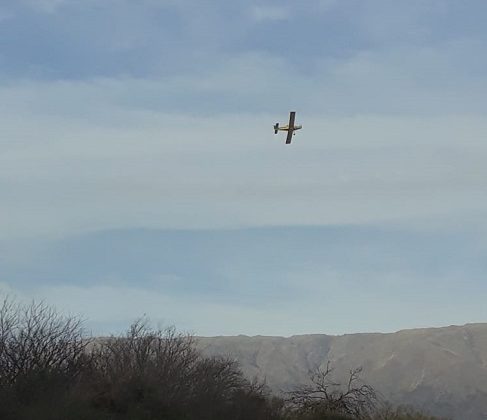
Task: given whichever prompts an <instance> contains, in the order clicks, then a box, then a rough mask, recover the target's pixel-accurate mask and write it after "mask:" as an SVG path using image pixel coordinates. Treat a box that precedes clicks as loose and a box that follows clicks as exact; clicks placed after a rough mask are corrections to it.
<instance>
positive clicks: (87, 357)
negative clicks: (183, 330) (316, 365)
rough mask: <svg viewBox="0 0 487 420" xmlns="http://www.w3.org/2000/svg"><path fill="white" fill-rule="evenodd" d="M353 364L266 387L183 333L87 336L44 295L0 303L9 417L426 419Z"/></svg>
mask: <svg viewBox="0 0 487 420" xmlns="http://www.w3.org/2000/svg"><path fill="white" fill-rule="evenodd" d="M360 373H361V371H360V369H355V370H352V371H351V372H350V376H349V380H348V382H347V383H346V384H344V385H343V386H342V384H339V383H337V382H335V381H333V380H332V379H331V378H332V375H331V374H332V368H331V367H330V365H328V366H327V367H326V369H325V370H320V371H318V372H316V373H315V374H313V375H312V377H311V381H310V385H307V386H303V387H301V388H299V389H297V390H296V391H294V392H291V393H289V394H288V395H287V396H285V397H275V396H272V395H271V394H270V392H269V390H268V389H267V387H266V386H265V384H263V383H261V382H259V381H256V380H254V381H251V380H249V379H247V378H245V377H244V376H243V375H242V373H241V371H240V369H239V366H238V364H237V363H236V362H235V361H233V360H229V359H227V358H222V357H204V356H202V355H201V354H200V353H199V352H198V351H197V350H196V348H195V345H194V340H193V338H192V337H191V336H188V335H184V334H180V333H178V332H176V330H175V329H174V328H167V329H164V330H160V329H152V328H151V327H150V325H149V324H148V323H147V322H146V321H145V320H139V321H136V322H135V323H133V324H132V325H131V326H130V327H129V329H128V331H127V333H126V334H125V335H124V336H117V337H114V336H112V337H110V338H106V339H103V340H101V339H98V340H90V339H88V338H87V336H86V334H85V332H84V330H83V328H82V322H81V320H79V319H77V318H75V317H65V316H63V315H61V314H59V313H57V312H56V311H55V310H54V309H52V308H50V307H48V306H46V305H45V304H43V303H31V304H29V305H21V304H17V303H15V302H14V301H12V300H10V299H8V298H7V299H5V300H4V301H3V303H0V418H1V419H6V420H7V419H12V420H13V419H15V420H24V419H25V420H27V419H28V420H31V419H38V420H58V419H59V420H61V419H62V420H84V419H86V420H88V419H89V420H98V419H99V420H101V419H103V420H105V419H106V420H108V419H110V420H111V419H127V420H129V419H130V420H152V419H154V420H220V419H222V420H223V419H225V420H325V419H328V420H346V419H367V420H369V419H370V420H432V419H433V417H428V416H424V415H422V414H420V413H416V412H414V411H411V410H407V409H400V408H399V409H398V408H391V407H387V406H386V404H384V403H383V402H382V401H381V400H380V398H379V397H378V395H377V393H376V392H375V390H374V389H372V388H371V387H370V386H369V385H367V384H364V383H363V382H362V381H361V378H360Z"/></svg>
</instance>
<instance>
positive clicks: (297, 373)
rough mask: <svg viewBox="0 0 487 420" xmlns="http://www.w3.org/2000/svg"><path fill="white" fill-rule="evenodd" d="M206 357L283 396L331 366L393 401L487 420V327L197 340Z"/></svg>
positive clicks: (338, 373)
mask: <svg viewBox="0 0 487 420" xmlns="http://www.w3.org/2000/svg"><path fill="white" fill-rule="evenodd" d="M197 343H198V344H197V345H198V347H199V348H200V349H201V350H202V352H203V353H204V354H207V355H224V356H228V357H231V358H233V359H235V360H237V361H238V362H239V363H240V365H241V367H242V371H243V372H244V374H246V375H247V376H249V377H258V378H261V379H265V380H266V382H267V384H268V385H269V387H270V388H271V389H272V390H273V391H274V392H278V393H282V392H286V391H289V390H292V389H293V388H295V387H296V386H298V385H301V384H304V383H306V382H307V381H308V380H309V373H310V372H312V371H314V370H316V369H318V368H320V367H324V366H325V365H326V363H327V362H330V363H331V366H332V367H333V368H334V375H335V378H336V379H337V380H338V381H341V382H343V380H344V379H345V378H346V375H347V372H348V371H349V370H350V369H353V368H356V367H362V368H363V376H362V377H363V379H364V381H365V382H367V383H369V384H371V385H372V386H373V387H374V388H375V389H376V390H377V391H379V392H380V393H381V394H383V395H384V397H385V398H386V399H388V400H390V401H391V402H392V403H394V404H408V405H412V406H414V407H416V408H418V409H421V410H426V411H428V412H430V413H431V414H435V415H439V416H446V417H451V418H454V419H457V418H458V419H465V420H480V419H485V418H486V417H487V323H480V322H477V323H467V324H464V325H449V326H443V327H424V328H415V329H403V330H399V331H396V332H393V333H381V332H374V333H356V334H349V333H347V334H343V335H327V334H302V335H292V336H289V337H279V336H245V335H239V336H217V337H197Z"/></svg>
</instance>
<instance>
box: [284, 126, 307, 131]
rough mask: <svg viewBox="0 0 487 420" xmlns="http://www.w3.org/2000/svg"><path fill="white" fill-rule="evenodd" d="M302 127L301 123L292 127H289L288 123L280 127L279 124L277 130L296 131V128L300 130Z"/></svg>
mask: <svg viewBox="0 0 487 420" xmlns="http://www.w3.org/2000/svg"><path fill="white" fill-rule="evenodd" d="M302 128H303V126H302V125H295V126H294V127H292V128H289V125H283V126H282V127H281V126H279V128H278V130H279V131H289V130H293V131H296V130H301V129H302Z"/></svg>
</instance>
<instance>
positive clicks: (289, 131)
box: [274, 111, 303, 144]
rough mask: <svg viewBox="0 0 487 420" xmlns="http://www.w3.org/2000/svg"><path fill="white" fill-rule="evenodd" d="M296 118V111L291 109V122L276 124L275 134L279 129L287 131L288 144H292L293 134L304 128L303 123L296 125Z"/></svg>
mask: <svg viewBox="0 0 487 420" xmlns="http://www.w3.org/2000/svg"><path fill="white" fill-rule="evenodd" d="M295 118H296V112H294V111H291V112H290V113H289V124H288V125H283V126H282V127H279V123H276V124H275V125H274V134H277V133H278V132H279V131H287V138H286V144H291V140H292V138H293V134H296V133H295V131H296V130H301V129H302V128H303V126H302V125H294V119H295Z"/></svg>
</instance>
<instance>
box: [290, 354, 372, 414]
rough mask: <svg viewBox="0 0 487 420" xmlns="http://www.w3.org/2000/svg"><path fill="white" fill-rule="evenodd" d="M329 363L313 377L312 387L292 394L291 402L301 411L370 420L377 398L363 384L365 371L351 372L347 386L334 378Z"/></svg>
mask: <svg viewBox="0 0 487 420" xmlns="http://www.w3.org/2000/svg"><path fill="white" fill-rule="evenodd" d="M332 372H333V369H332V368H331V367H330V362H328V363H327V364H326V368H325V369H318V370H317V371H316V372H314V373H312V374H311V384H310V385H304V386H302V387H300V388H298V389H297V390H295V391H292V392H290V393H289V398H288V402H289V403H290V404H291V406H292V407H294V408H295V409H296V410H297V411H299V412H323V413H337V414H344V415H348V416H352V417H353V418H357V419H368V418H370V417H371V415H372V413H373V412H374V410H375V408H376V406H377V403H378V396H377V394H376V392H375V391H374V389H373V388H372V387H371V386H370V385H367V384H365V383H363V382H362V380H361V378H360V374H361V372H362V368H356V369H352V370H350V372H349V376H348V381H347V383H346V384H345V385H342V384H341V383H339V382H336V381H335V380H333V378H332V375H331V374H332Z"/></svg>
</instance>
